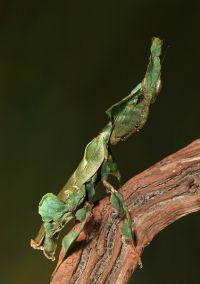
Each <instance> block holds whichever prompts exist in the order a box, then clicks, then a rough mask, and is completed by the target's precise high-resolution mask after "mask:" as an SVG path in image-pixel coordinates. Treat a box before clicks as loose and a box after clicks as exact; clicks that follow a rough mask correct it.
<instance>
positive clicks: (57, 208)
mask: <svg viewBox="0 0 200 284" xmlns="http://www.w3.org/2000/svg"><path fill="white" fill-rule="evenodd" d="M161 49H162V41H161V40H160V39H159V38H153V39H152V45H151V53H150V59H149V64H148V67H147V71H146V74H145V76H144V79H143V81H142V82H141V83H140V84H138V85H137V86H136V87H135V88H134V89H133V90H132V91H131V93H130V94H129V95H128V96H127V97H125V98H124V99H122V100H121V101H119V102H118V103H116V104H114V105H113V106H111V107H110V108H109V109H108V110H107V111H106V113H107V115H108V117H109V119H110V121H109V122H108V124H107V125H106V126H105V127H104V128H103V130H102V131H101V132H100V133H99V135H98V136H97V137H95V138H94V139H93V140H92V141H91V142H90V143H89V144H88V145H87V146H86V148H85V152H84V156H83V159H82V160H81V162H80V164H79V165H78V167H77V169H76V171H75V172H74V173H73V175H72V176H71V177H70V178H69V180H68V181H67V183H66V184H65V186H64V187H63V188H62V190H61V191H60V192H59V194H58V195H57V196H56V195H54V194H53V193H47V194H46V195H44V196H43V197H42V199H41V201H40V203H39V214H40V215H41V217H42V221H43V224H42V226H41V228H40V230H39V232H38V235H37V236H36V238H35V239H34V240H31V246H32V247H33V248H35V249H41V250H43V252H44V254H45V256H46V257H47V258H49V259H52V260H54V259H55V251H56V246H57V239H58V237H59V233H60V231H61V230H62V229H63V228H64V227H66V228H68V233H67V234H66V236H65V237H64V238H63V240H62V247H63V256H62V257H63V258H64V257H65V256H66V254H67V253H68V251H69V248H70V247H71V246H72V245H73V244H74V243H75V241H76V239H77V238H78V236H79V234H80V232H81V231H82V229H83V228H84V226H85V223H86V222H87V221H88V219H89V218H90V216H91V214H92V207H93V204H92V198H93V197H94V195H95V187H96V186H97V184H99V183H100V182H101V183H102V184H103V185H104V187H105V189H106V191H107V192H108V193H109V194H110V202H111V204H112V205H113V207H114V208H116V209H117V210H118V211H119V213H120V214H121V216H122V218H123V219H124V221H123V222H124V226H123V229H122V235H123V236H124V237H125V238H126V239H127V240H129V241H131V242H132V243H133V234H132V224H131V219H130V216H129V213H128V210H127V207H126V204H125V202H124V199H123V195H122V194H121V193H120V192H118V191H117V190H116V189H115V188H114V187H113V186H112V185H111V184H110V183H109V182H108V176H109V175H113V176H115V177H116V178H117V179H118V180H119V179H120V174H119V171H118V168H117V164H116V162H115V160H114V158H113V155H112V152H111V149H110V146H111V145H115V144H117V143H118V142H119V141H121V140H125V139H126V138H127V137H129V136H130V135H131V134H132V133H134V132H136V131H139V130H140V129H141V128H142V127H143V126H144V124H145V122H146V121H147V118H148V114H149V108H150V105H151V104H152V103H154V102H155V100H156V97H157V95H158V93H159V91H160V86H161V81H160V74H161V64H160V55H161ZM77 223H78V226H76V229H75V230H71V228H72V227H73V225H75V224H77ZM69 225H70V226H69ZM133 246H134V243H133Z"/></svg>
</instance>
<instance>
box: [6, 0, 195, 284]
mask: <svg viewBox="0 0 200 284" xmlns="http://www.w3.org/2000/svg"><path fill="white" fill-rule="evenodd" d="M199 3H200V2H199V1H192V0H191V1H189V2H188V1H179V0H173V1H172V0H168V1H159V0H151V1H150V0H143V1H139V0H125V1H118V0H115V1H114V0H110V1H104V0H102V1H87V0H85V1H68V0H65V1H62V0H61V1H51V0H49V1H37V0H35V1H24V0H18V1H12V0H1V2H0V98H1V100H0V114H1V120H0V121H1V124H2V125H1V140H0V143H1V148H0V149H1V159H0V161H1V171H0V172H1V178H0V188H1V205H0V214H1V242H0V251H1V263H0V271H1V273H0V283H2V284H7V283H15V284H19V283H20V284H25V283H29V284H35V283H37V284H45V283H49V278H50V274H51V272H52V271H53V268H54V267H55V263H51V262H50V261H48V260H47V259H45V258H44V256H43V255H42V253H41V252H40V251H35V250H33V249H31V248H30V246H29V241H30V238H32V237H34V236H35V234H36V232H37V230H38V228H39V225H40V217H39V215H38V214H37V206H38V202H39V200H40V198H41V196H42V195H43V194H45V193H46V192H54V193H57V192H58V191H59V189H60V188H61V187H62V186H63V184H64V183H65V181H66V180H67V178H68V177H69V176H70V175H71V173H72V172H73V170H75V168H76V166H77V164H78V162H79V161H80V159H81V157H82V154H83V151H84V147H85V145H86V144H87V143H88V142H89V141H90V140H91V139H92V138H93V137H94V136H95V135H96V134H97V133H98V131H99V130H100V129H101V128H102V127H103V126H104V125H105V123H106V122H107V117H106V115H105V110H106V109H107V108H108V107H110V106H111V105H112V104H113V103H115V102H117V101H118V100H120V99H121V98H123V97H124V96H126V95H128V94H129V92H130V90H131V89H132V88H133V87H134V86H135V85H136V84H137V83H139V82H140V81H141V79H142V78H143V76H144V72H145V70H146V66H147V62H148V57H149V47H150V42H151V37H152V36H159V37H161V38H162V39H164V42H165V48H164V54H165V59H164V61H163V71H162V81H163V89H162V93H161V94H160V96H159V98H158V100H157V102H156V103H155V104H154V105H153V107H152V109H151V114H150V117H149V120H148V123H147V124H146V125H145V127H144V129H143V130H142V131H141V132H140V133H139V134H136V135H133V136H132V137H130V138H129V139H128V140H127V141H126V142H124V143H121V144H119V145H117V146H116V147H114V148H113V151H114V153H115V156H116V158H117V161H118V164H119V167H120V169H121V173H122V177H123V182H125V181H126V180H128V179H129V178H130V177H132V176H134V175H135V174H137V173H139V172H140V171H142V170H144V169H146V168H147V167H149V166H150V165H152V164H153V163H155V162H157V161H159V160H160V159H162V158H164V157H165V156H166V155H168V154H170V153H172V152H175V151H176V150H178V149H180V148H182V147H184V146H186V145H187V144H189V143H190V142H192V141H193V140H194V139H197V138H198V137H199V136H200V130H199V121H200V112H199V106H200V91H199V82H200V79H199V65H200V33H199V26H200V4H199ZM199 216H200V215H199V213H196V214H193V215H190V216H187V217H186V218H184V219H182V220H179V221H177V222H176V223H175V224H173V225H171V226H170V227H169V228H167V229H166V230H164V231H163V232H161V233H160V234H159V235H158V236H157V237H156V238H155V239H154V240H153V242H152V243H151V245H150V246H149V247H147V248H146V249H145V251H144V254H143V257H142V260H143V264H144V268H143V269H142V270H138V271H137V272H136V273H135V274H134V277H133V278H132V280H131V281H130V283H134V284H137V283H138V284H139V283H140V284H147V283H148V284H155V283H161V281H162V284H165V283H171V284H172V283H176V284H177V283H178V284H179V283H181V284H184V283H192V284H195V283H199V280H200V272H199V254H200V242H199V237H200V229H199V227H200V226H199Z"/></svg>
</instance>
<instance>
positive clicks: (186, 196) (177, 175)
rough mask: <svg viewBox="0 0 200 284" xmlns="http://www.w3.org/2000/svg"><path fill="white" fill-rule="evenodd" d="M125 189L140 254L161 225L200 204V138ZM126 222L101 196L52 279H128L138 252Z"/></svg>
mask: <svg viewBox="0 0 200 284" xmlns="http://www.w3.org/2000/svg"><path fill="white" fill-rule="evenodd" d="M121 191H122V193H123V195H124V197H125V199H126V204H127V205H128V208H129V211H130V214H131V218H132V220H133V230H134V234H135V237H136V243H137V247H136V249H137V252H138V254H139V255H141V254H142V252H143V249H144V248H145V247H146V246H147V245H148V244H149V243H150V242H151V240H152V239H153V237H154V236H155V235H156V234H158V233H159V232H160V231H161V230H163V229H164V228H165V227H167V226H168V225H169V224H171V223H173V222H174V221H176V220H177V219H179V218H181V217H183V216H185V215H187V214H189V213H192V212H195V211H198V210H199V209H200V139H199V140H196V141H194V142H193V143H192V144H190V145H189V146H187V147H185V148H183V149H182V150H180V151H178V152H176V153H175V154H172V155H170V156H168V157H167V158H165V159H163V160H162V161H160V162H158V163H156V164H155V165H153V166H152V167H150V168H149V169H147V170H145V171H144V172H142V173H140V174H139V175H137V176H135V177H134V178H132V179H130V180H129V181H128V182H127V183H126V184H125V185H124V186H123V187H122V188H121ZM122 223H123V222H122V220H121V218H120V216H119V215H118V213H117V212H116V210H114V209H113V208H112V207H111V205H110V203H109V199H108V198H105V199H103V200H102V201H100V202H99V203H98V204H97V206H95V208H94V210H93V217H92V218H91V220H90V221H89V223H88V225H87V228H86V229H85V231H84V232H82V233H81V235H80V237H79V239H78V242H77V245H76V246H75V247H74V249H73V251H72V253H71V254H70V256H69V257H68V258H67V259H66V260H65V261H64V262H63V263H62V264H61V265H60V266H58V268H57V269H56V270H55V273H54V275H53V278H52V280H51V284H95V283H98V284H104V283H106V284H125V283H128V280H129V279H130V277H131V275H132V273H133V272H134V270H135V269H136V268H137V266H138V258H137V256H136V255H135V253H134V251H133V249H132V246H131V244H129V243H127V241H126V240H124V238H123V237H122V236H121V226H122ZM61 254H62V251H61ZM58 264H59V262H58Z"/></svg>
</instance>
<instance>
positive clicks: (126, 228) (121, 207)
mask: <svg viewBox="0 0 200 284" xmlns="http://www.w3.org/2000/svg"><path fill="white" fill-rule="evenodd" d="M102 183H103V185H104V187H105V188H106V191H107V192H108V193H109V194H110V195H111V197H110V203H111V204H112V206H113V207H114V208H115V209H117V210H118V212H119V214H120V215H121V216H122V217H123V218H124V224H123V228H122V235H123V236H125V238H126V239H127V240H128V241H130V242H131V244H132V248H133V252H134V254H135V255H136V257H137V258H138V263H139V265H140V267H142V261H141V259H140V256H139V255H138V253H137V251H136V248H135V244H134V236H133V231H132V221H131V217H130V214H129V211H128V208H127V206H126V204H125V200H124V197H123V195H122V194H121V192H119V191H117V190H116V189H115V188H114V187H113V186H112V185H111V184H110V183H109V182H108V181H107V180H106V179H103V180H102Z"/></svg>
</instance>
